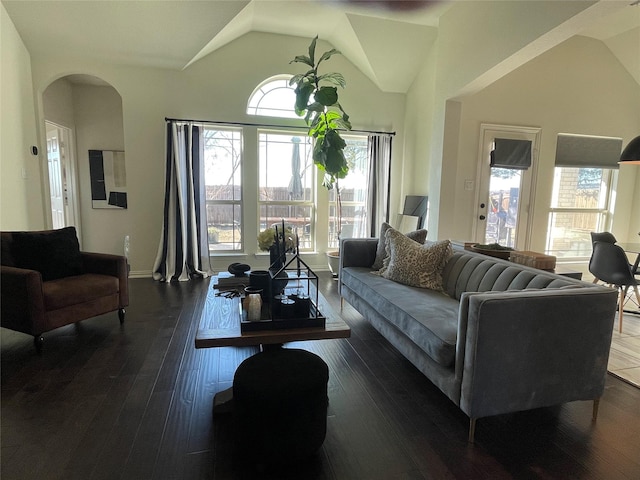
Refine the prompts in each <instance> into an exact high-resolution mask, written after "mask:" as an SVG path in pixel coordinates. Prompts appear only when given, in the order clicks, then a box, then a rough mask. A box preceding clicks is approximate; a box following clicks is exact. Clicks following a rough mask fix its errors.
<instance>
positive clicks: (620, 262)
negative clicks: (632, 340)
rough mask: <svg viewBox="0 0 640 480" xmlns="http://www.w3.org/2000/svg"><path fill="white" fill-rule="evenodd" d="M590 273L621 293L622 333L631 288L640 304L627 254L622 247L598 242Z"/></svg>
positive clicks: (594, 250)
mask: <svg viewBox="0 0 640 480" xmlns="http://www.w3.org/2000/svg"><path fill="white" fill-rule="evenodd" d="M589 272H591V274H592V275H593V276H594V277H596V279H599V280H602V281H603V282H604V283H606V284H609V285H612V286H615V287H616V288H617V289H618V290H619V291H620V299H619V301H618V311H619V313H618V317H619V320H618V324H619V331H620V333H622V315H623V307H624V304H625V300H626V298H627V293H628V292H629V289H630V288H633V291H634V292H635V296H636V300H637V302H638V304H640V292H638V281H637V280H636V278H635V276H634V275H633V272H632V271H631V267H630V266H629V261H628V259H627V255H626V253H624V250H623V249H622V247H620V246H618V245H615V244H613V243H609V242H600V241H596V242H594V244H593V253H592V254H591V259H590V260H589Z"/></svg>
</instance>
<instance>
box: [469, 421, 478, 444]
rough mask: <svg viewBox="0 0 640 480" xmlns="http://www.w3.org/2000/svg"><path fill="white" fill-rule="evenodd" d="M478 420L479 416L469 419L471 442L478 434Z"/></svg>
mask: <svg viewBox="0 0 640 480" xmlns="http://www.w3.org/2000/svg"><path fill="white" fill-rule="evenodd" d="M476 420H478V419H477V418H470V419H469V443H473V442H474V441H475V436H476Z"/></svg>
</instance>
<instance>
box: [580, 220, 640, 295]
mask: <svg viewBox="0 0 640 480" xmlns="http://www.w3.org/2000/svg"><path fill="white" fill-rule="evenodd" d="M638 235H640V233H638ZM595 242H606V243H618V240H616V237H615V236H614V235H613V233H611V232H591V247H593V244H594V243H595ZM629 266H630V267H631V270H632V271H633V264H632V263H630V264H629ZM633 274H634V275H636V276H638V275H640V269H637V270H635V271H633ZM597 282H598V279H597V278H594V279H593V283H597Z"/></svg>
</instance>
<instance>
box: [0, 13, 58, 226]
mask: <svg viewBox="0 0 640 480" xmlns="http://www.w3.org/2000/svg"><path fill="white" fill-rule="evenodd" d="M0 58H2V62H1V66H0V69H1V70H0V104H1V105H2V108H0V111H1V112H0V124H1V125H2V129H1V130H0V132H1V133H0V135H1V137H0V166H1V168H0V229H2V230H38V229H43V228H45V223H44V215H43V204H42V197H41V195H40V192H41V190H42V187H41V182H40V178H41V177H40V167H41V162H42V161H43V159H44V162H46V153H47V152H46V149H45V151H44V152H43V151H42V150H43V149H42V148H40V146H39V143H38V134H37V130H36V121H35V118H36V117H35V109H34V101H33V90H32V85H33V82H32V75H31V63H30V62H31V60H30V57H29V52H28V51H27V49H26V48H25V46H24V44H23V43H22V40H21V39H20V36H19V35H18V32H17V31H16V29H15V27H14V25H13V22H12V21H11V19H10V18H9V16H8V15H7V12H6V10H5V8H4V6H2V5H0ZM32 145H35V146H38V148H39V150H40V153H39V155H38V156H33V155H32V154H31V151H30V149H31V146H32Z"/></svg>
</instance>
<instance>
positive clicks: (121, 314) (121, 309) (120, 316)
mask: <svg viewBox="0 0 640 480" xmlns="http://www.w3.org/2000/svg"><path fill="white" fill-rule="evenodd" d="M124 314H125V310H124V308H120V309H119V310H118V318H119V319H120V325H122V324H123V323H124Z"/></svg>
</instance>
